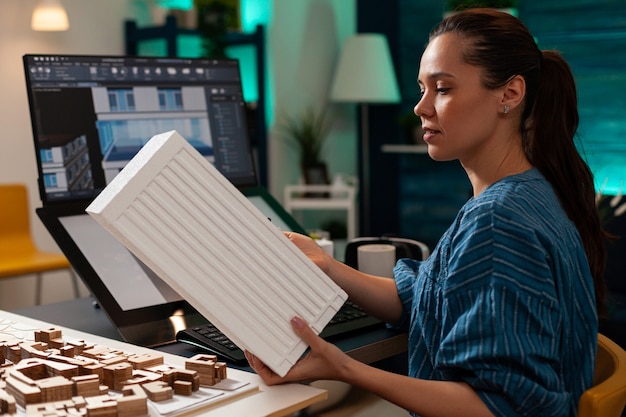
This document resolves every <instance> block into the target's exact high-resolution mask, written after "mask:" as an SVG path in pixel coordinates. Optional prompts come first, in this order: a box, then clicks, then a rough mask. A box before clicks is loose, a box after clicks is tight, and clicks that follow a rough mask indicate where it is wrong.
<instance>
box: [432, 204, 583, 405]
mask: <svg viewBox="0 0 626 417" xmlns="http://www.w3.org/2000/svg"><path fill="white" fill-rule="evenodd" d="M484 208H485V207H483V209H475V210H472V211H470V212H469V213H466V216H467V217H466V218H465V219H463V221H461V223H460V227H459V230H458V231H457V233H456V235H455V238H454V239H453V241H452V245H451V250H450V254H449V262H448V271H447V280H446V284H445V287H444V292H445V297H444V299H445V300H446V301H445V304H444V306H443V308H444V310H445V314H444V317H445V318H444V322H443V323H442V335H443V338H442V340H441V346H440V349H439V353H438V357H437V363H438V364H437V366H438V368H439V369H440V370H441V372H442V374H443V375H444V376H445V378H446V379H450V380H462V381H465V382H467V383H468V384H469V385H471V386H472V387H473V388H474V389H475V390H476V392H477V393H478V395H479V396H480V397H481V398H482V399H483V401H484V402H485V403H486V404H487V406H488V407H489V408H490V409H491V410H492V411H493V412H494V413H495V414H496V415H500V416H516V415H521V414H523V415H541V416H544V417H545V416H561V415H569V413H570V411H571V405H572V398H571V394H570V393H569V392H567V391H568V390H567V389H566V388H564V386H563V381H562V379H561V378H560V377H559V375H560V373H561V369H559V366H560V363H561V361H560V360H559V354H560V352H561V346H560V344H559V340H560V339H559V334H560V330H561V329H560V326H561V323H560V322H559V317H560V313H559V311H558V310H559V300H558V296H557V294H555V284H554V277H553V276H552V275H553V274H552V272H551V269H550V265H549V264H550V259H549V253H548V251H546V249H545V248H544V245H542V242H540V238H539V237H538V235H537V230H536V227H537V226H536V225H532V226H531V225H529V224H527V223H526V224H525V221H520V222H518V221H516V220H515V219H516V216H512V215H511V213H501V214H502V215H501V216H500V215H498V213H497V212H496V211H493V210H492V208H487V209H484ZM518 217H519V216H518Z"/></svg>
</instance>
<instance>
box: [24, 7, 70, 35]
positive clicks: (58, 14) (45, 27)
mask: <svg viewBox="0 0 626 417" xmlns="http://www.w3.org/2000/svg"><path fill="white" fill-rule="evenodd" d="M30 26H31V28H32V29H33V30H41V31H61V30H68V29H69V27H70V22H69V20H68V18H67V13H66V12H65V9H64V8H63V5H61V3H60V2H59V0H40V1H39V3H38V4H37V6H36V7H35V10H34V11H33V16H32V19H31V22H30Z"/></svg>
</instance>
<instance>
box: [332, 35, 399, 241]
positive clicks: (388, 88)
mask: <svg viewBox="0 0 626 417" xmlns="http://www.w3.org/2000/svg"><path fill="white" fill-rule="evenodd" d="M330 98H331V100H332V101H335V102H344V103H358V104H360V107H361V176H362V178H361V184H362V185H361V202H362V207H361V213H362V216H363V219H362V224H363V226H364V229H365V230H363V231H362V233H365V234H368V233H369V227H370V195H369V194H370V189H369V188H370V172H369V162H370V161H369V160H370V157H369V122H368V104H370V103H378V104H381V103H398V102H399V101H400V98H401V97H400V91H399V89H398V81H397V79H396V74H395V71H394V68H393V62H392V60H391V53H390V52H389V46H388V44H387V39H386V38H385V36H384V35H382V34H379V33H359V34H357V35H354V36H352V37H350V38H348V39H347V40H346V42H345V44H344V46H343V50H342V52H341V57H340V58H339V65H338V66H337V69H336V70H335V75H334V79H333V83H332V87H331V91H330Z"/></svg>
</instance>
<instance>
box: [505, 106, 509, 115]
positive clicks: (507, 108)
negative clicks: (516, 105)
mask: <svg viewBox="0 0 626 417" xmlns="http://www.w3.org/2000/svg"><path fill="white" fill-rule="evenodd" d="M509 110H510V109H509V106H507V105H504V114H507V113H508V112H509Z"/></svg>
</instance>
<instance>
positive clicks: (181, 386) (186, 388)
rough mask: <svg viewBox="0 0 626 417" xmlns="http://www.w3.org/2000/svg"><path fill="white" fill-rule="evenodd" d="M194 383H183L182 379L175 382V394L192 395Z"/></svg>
mask: <svg viewBox="0 0 626 417" xmlns="http://www.w3.org/2000/svg"><path fill="white" fill-rule="evenodd" d="M192 387H193V383H191V382H189V381H181V380H180V379H179V380H177V381H174V394H178V395H191V394H192V393H193V391H192Z"/></svg>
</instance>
